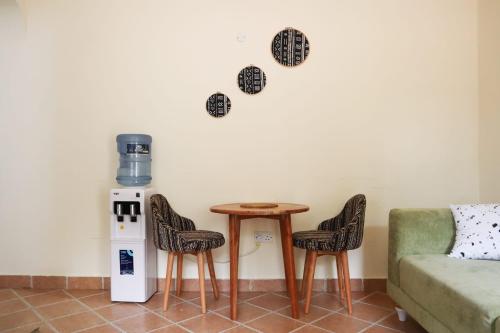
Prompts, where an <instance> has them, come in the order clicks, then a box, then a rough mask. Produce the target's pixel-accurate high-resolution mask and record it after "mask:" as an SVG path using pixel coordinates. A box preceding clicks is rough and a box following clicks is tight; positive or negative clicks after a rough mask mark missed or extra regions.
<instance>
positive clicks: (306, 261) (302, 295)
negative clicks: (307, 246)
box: [300, 250, 312, 298]
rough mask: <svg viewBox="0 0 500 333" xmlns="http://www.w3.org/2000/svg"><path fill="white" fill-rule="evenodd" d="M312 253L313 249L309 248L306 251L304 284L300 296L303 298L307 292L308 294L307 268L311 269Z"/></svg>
mask: <svg viewBox="0 0 500 333" xmlns="http://www.w3.org/2000/svg"><path fill="white" fill-rule="evenodd" d="M311 253H312V251H311V250H307V251H306V260H305V262H304V275H302V284H301V286H300V297H301V298H304V296H305V294H306V289H307V288H306V281H307V274H308V272H307V270H308V269H309V261H310V258H311Z"/></svg>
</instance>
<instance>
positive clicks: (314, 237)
mask: <svg viewBox="0 0 500 333" xmlns="http://www.w3.org/2000/svg"><path fill="white" fill-rule="evenodd" d="M365 208H366V198H365V196H364V195H363V194H357V195H355V196H354V197H352V198H351V199H349V200H348V201H347V202H346V204H345V206H344V209H343V210H342V212H340V214H338V215H337V216H335V217H334V218H331V219H328V220H326V221H323V222H321V223H320V225H319V226H318V230H311V231H300V232H295V233H294V234H293V245H294V246H295V247H298V248H301V249H305V250H307V252H306V261H305V264H304V277H303V279H302V288H301V294H302V296H304V293H305V294H306V295H305V296H306V299H305V304H304V312H305V313H309V308H310V305H311V294H312V287H313V279H314V270H315V268H316V259H317V257H319V256H323V255H333V256H335V261H336V263H337V275H338V284H339V291H340V298H341V300H342V301H343V300H344V298H345V299H347V310H348V312H349V314H352V300H351V283H350V277H349V261H348V258H347V251H349V250H354V249H357V248H358V247H360V246H361V242H362V240H363V226H364V220H365Z"/></svg>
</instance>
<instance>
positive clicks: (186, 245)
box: [178, 230, 225, 253]
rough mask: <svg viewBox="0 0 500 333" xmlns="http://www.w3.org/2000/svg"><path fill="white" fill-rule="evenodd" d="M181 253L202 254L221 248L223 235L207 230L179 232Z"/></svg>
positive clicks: (223, 241) (223, 240)
mask: <svg viewBox="0 0 500 333" xmlns="http://www.w3.org/2000/svg"><path fill="white" fill-rule="evenodd" d="M178 236H179V239H180V241H181V245H182V252H184V253H187V252H202V251H207V250H211V249H216V248H218V247H221V246H222V245H224V243H225V239H224V235H222V234H221V233H220V232H215V231H208V230H193V231H180V232H179V233H178Z"/></svg>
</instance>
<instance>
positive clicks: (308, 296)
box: [304, 251, 318, 314]
mask: <svg viewBox="0 0 500 333" xmlns="http://www.w3.org/2000/svg"><path fill="white" fill-rule="evenodd" d="M317 258H318V252H317V251H311V254H310V259H309V264H308V266H309V267H308V268H307V277H306V279H307V284H306V286H307V290H306V301H305V304H304V313H305V314H308V313H309V308H310V306H311V296H312V289H313V282H314V271H315V270H316V259H317Z"/></svg>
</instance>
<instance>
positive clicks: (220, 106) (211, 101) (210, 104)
mask: <svg viewBox="0 0 500 333" xmlns="http://www.w3.org/2000/svg"><path fill="white" fill-rule="evenodd" d="M229 110H231V100H230V99H229V97H227V96H226V95H224V94H223V93H220V92H217V93H215V94H213V95H211V96H210V97H209V98H208V99H207V112H208V114H210V115H211V116H212V117H217V118H218V117H224V116H225V115H226V114H228V113H229Z"/></svg>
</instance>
